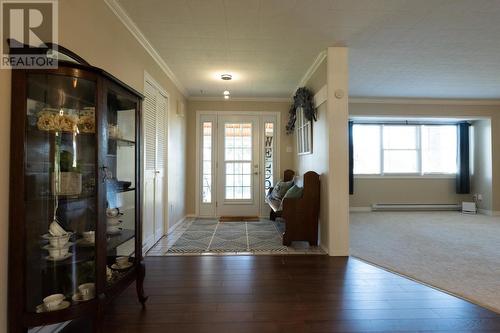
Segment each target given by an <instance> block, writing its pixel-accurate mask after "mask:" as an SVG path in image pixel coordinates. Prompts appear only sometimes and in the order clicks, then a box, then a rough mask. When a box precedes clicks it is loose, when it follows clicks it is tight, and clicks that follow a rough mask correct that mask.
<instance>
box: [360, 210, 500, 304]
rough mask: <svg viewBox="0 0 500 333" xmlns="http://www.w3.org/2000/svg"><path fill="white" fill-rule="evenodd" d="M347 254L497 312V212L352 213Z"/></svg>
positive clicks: (499, 258) (499, 229)
mask: <svg viewBox="0 0 500 333" xmlns="http://www.w3.org/2000/svg"><path fill="white" fill-rule="evenodd" d="M350 230H351V254H352V255H354V256H356V257H359V258H361V259H364V260H367V261H370V262H373V263H375V264H377V265H380V266H382V267H386V268H388V269H390V270H393V271H395V272H399V273H401V274H404V275H407V276H409V277H411V278H414V279H416V280H419V281H422V282H425V283H427V284H429V285H432V286H435V287H437V288H440V289H443V290H446V291H449V292H451V293H453V294H456V295H459V296H462V297H464V298H466V299H468V300H471V301H472V302H474V303H476V304H479V305H482V306H485V307H488V308H490V309H492V310H494V311H496V312H500V217H490V216H484V215H463V214H461V213H458V212H433V213H415V212H410V213H408V212H383V213H382V212H373V213H351V227H350Z"/></svg>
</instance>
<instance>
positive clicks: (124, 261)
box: [116, 257, 129, 267]
mask: <svg viewBox="0 0 500 333" xmlns="http://www.w3.org/2000/svg"><path fill="white" fill-rule="evenodd" d="M128 263H129V261H128V257H116V265H117V266H118V267H125V266H127V265H128Z"/></svg>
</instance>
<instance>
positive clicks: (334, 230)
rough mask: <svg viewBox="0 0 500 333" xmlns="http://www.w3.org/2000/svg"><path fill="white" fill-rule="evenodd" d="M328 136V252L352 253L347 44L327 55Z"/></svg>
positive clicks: (336, 254) (334, 48)
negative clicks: (350, 234) (350, 239)
mask: <svg viewBox="0 0 500 333" xmlns="http://www.w3.org/2000/svg"><path fill="white" fill-rule="evenodd" d="M327 85H328V98H327V118H328V128H329V131H328V132H329V133H328V138H329V184H328V187H329V189H328V196H329V200H328V201H329V223H328V226H329V228H328V229H329V230H328V232H329V237H328V238H329V246H328V247H329V249H328V250H329V251H328V252H329V254H330V255H331V256H348V255H349V142H348V121H349V104H348V99H349V98H348V97H349V64H348V48H347V47H329V48H328V56H327Z"/></svg>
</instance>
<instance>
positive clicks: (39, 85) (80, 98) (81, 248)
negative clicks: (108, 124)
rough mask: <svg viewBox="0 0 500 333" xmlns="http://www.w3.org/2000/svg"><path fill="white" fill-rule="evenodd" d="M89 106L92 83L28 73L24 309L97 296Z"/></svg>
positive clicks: (58, 306)
mask: <svg viewBox="0 0 500 333" xmlns="http://www.w3.org/2000/svg"><path fill="white" fill-rule="evenodd" d="M95 107H96V83H95V82H94V81H90V80H86V79H82V78H76V77H70V76H63V75H52V74H27V101H26V112H27V117H26V133H25V136H26V144H25V156H24V165H25V168H24V181H25V184H24V186H25V189H24V190H25V197H24V200H25V208H26V209H25V213H24V214H25V221H24V223H25V229H26V238H25V244H24V247H25V251H26V261H25V265H26V266H25V269H26V293H25V297H26V303H25V304H26V307H27V309H26V311H28V312H49V311H58V310H63V309H66V308H68V307H70V306H72V305H75V304H78V303H80V302H85V301H89V300H91V299H93V298H94V297H95V281H96V273H95V272H96V269H95V263H96V261H95V259H96V256H95V253H96V251H95V249H96V248H95V230H96V221H97V190H96V174H97V173H96V171H97V170H96V156H97V154H96V146H97V145H96V118H95V115H96V109H95ZM19 292H20V295H22V293H21V291H19Z"/></svg>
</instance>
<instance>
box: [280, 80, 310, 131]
mask: <svg viewBox="0 0 500 333" xmlns="http://www.w3.org/2000/svg"><path fill="white" fill-rule="evenodd" d="M297 108H302V109H303V110H304V116H305V117H306V119H307V120H309V121H311V120H314V121H316V120H317V114H318V110H317V109H316V107H315V106H314V96H313V94H312V92H311V91H310V90H309V89H307V88H305V87H302V88H299V89H297V91H296V92H295V95H294V96H293V104H292V106H291V107H290V111H288V123H287V124H286V134H293V131H294V129H295V121H296V120H297Z"/></svg>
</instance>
